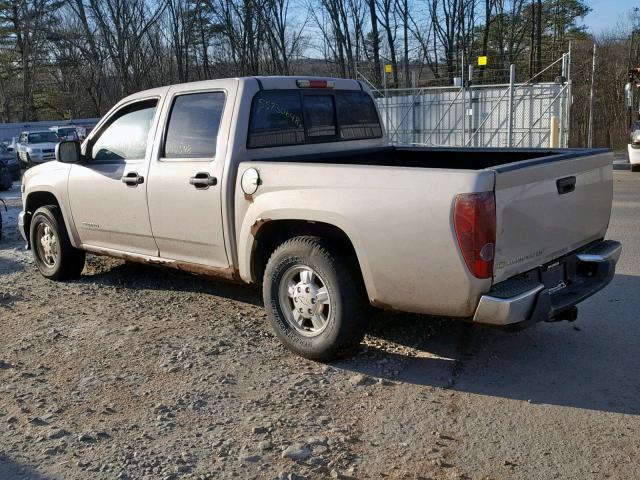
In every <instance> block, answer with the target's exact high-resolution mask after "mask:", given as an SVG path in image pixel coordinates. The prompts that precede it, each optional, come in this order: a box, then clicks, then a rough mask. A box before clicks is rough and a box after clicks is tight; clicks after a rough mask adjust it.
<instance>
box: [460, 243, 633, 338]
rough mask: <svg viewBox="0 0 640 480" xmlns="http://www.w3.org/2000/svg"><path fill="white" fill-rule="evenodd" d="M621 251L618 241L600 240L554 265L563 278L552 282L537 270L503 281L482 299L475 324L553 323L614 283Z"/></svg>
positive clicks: (556, 278)
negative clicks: (559, 270) (560, 271)
mask: <svg viewBox="0 0 640 480" xmlns="http://www.w3.org/2000/svg"><path fill="white" fill-rule="evenodd" d="M621 252H622V245H620V243H619V242H616V241H613V240H606V241H600V242H597V243H595V244H591V245H590V246H588V247H587V248H585V249H582V250H579V251H577V252H574V253H572V254H570V255H567V256H566V257H563V258H562V259H559V260H558V261H557V262H554V263H553V265H552V267H553V268H555V269H557V268H562V270H563V272H564V274H563V275H562V277H557V276H553V277H552V278H553V279H552V280H551V279H550V278H549V276H548V275H546V271H545V270H543V269H536V270H533V271H531V272H527V273H526V274H523V275H520V276H518V277H514V278H511V279H509V280H505V281H504V282H500V283H498V284H496V285H494V286H493V287H492V289H491V291H489V292H488V293H487V294H486V295H483V296H482V297H481V298H480V302H479V304H478V308H477V309H476V313H475V315H474V317H473V321H474V322H477V323H483V324H487V325H496V326H505V325H513V326H515V325H518V326H524V325H528V324H530V323H535V322H539V321H545V320H553V319H554V318H556V317H559V316H561V315H562V313H563V312H566V311H568V310H569V309H571V308H572V307H573V306H575V305H576V304H577V303H579V302H581V301H582V300H584V299H586V298H588V297H590V296H591V295H593V294H594V293H596V292H597V291H598V290H601V289H602V288H604V287H605V286H606V285H607V284H608V283H609V282H611V280H612V279H613V276H614V274H615V270H616V263H617V262H618V259H619V258H620V253H621ZM559 279H560V281H558V280H559ZM545 282H546V284H545Z"/></svg>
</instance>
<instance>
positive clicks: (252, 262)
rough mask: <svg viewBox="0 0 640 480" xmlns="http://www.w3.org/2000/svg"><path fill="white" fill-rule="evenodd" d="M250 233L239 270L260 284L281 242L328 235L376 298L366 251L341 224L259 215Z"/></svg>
mask: <svg viewBox="0 0 640 480" xmlns="http://www.w3.org/2000/svg"><path fill="white" fill-rule="evenodd" d="M244 230H245V229H244V228H243V233H244ZM247 234H248V236H247V237H245V238H248V240H247V241H246V245H245V248H246V251H245V256H244V259H242V258H241V259H240V261H241V268H240V273H241V276H242V278H243V279H244V280H245V281H247V282H250V283H257V284H260V283H261V282H262V276H263V274H264V270H265V267H266V265H267V262H268V260H269V257H270V256H271V254H272V253H273V251H274V250H275V249H276V248H277V247H278V246H279V245H281V244H282V243H284V242H285V241H287V240H289V239H291V238H294V237H298V236H306V235H311V236H317V237H321V238H325V239H328V240H329V241H330V242H331V243H332V244H333V245H334V246H335V247H336V248H338V249H339V250H340V251H341V252H342V253H343V255H344V257H345V258H346V259H348V261H349V262H350V263H349V265H348V266H349V267H350V268H352V269H353V270H354V271H355V272H356V274H357V275H358V277H359V278H360V279H361V280H362V286H363V287H364V288H365V289H366V292H367V296H368V297H369V298H375V286H374V284H373V281H372V278H371V274H370V272H369V270H368V267H367V263H366V259H365V255H364V252H363V251H362V248H361V247H360V245H359V242H358V241H357V238H355V241H354V235H353V234H351V235H350V234H349V233H348V230H347V229H345V228H343V227H342V226H339V225H336V223H334V222H329V221H324V220H311V219H309V218H269V219H265V218H260V219H257V220H256V221H255V222H254V223H253V224H252V226H251V228H250V230H249V231H248V232H247ZM243 260H244V261H243Z"/></svg>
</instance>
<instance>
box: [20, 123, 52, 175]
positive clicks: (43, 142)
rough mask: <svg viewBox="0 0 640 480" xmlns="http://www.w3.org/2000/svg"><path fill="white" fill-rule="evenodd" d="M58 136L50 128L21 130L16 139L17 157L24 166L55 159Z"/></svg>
mask: <svg viewBox="0 0 640 480" xmlns="http://www.w3.org/2000/svg"><path fill="white" fill-rule="evenodd" d="M57 144H58V136H57V135H56V133H55V132H52V131H51V130H41V131H31V132H22V133H21V134H20V137H19V139H18V158H19V159H20V161H21V162H22V164H23V165H24V166H25V167H29V166H32V165H36V164H39V163H44V162H48V161H50V160H54V159H55V147H56V145H57Z"/></svg>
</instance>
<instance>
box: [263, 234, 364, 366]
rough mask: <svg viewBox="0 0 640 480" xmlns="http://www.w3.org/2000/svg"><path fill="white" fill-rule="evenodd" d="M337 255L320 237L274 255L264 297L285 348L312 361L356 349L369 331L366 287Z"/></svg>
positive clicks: (301, 240) (297, 239) (294, 242)
mask: <svg viewBox="0 0 640 480" xmlns="http://www.w3.org/2000/svg"><path fill="white" fill-rule="evenodd" d="M345 260H346V259H345V258H344V257H343V255H342V254H340V253H339V251H338V249H336V248H332V246H331V244H330V243H329V242H327V241H326V240H324V239H321V238H319V237H295V238H293V239H291V240H288V241H287V242H285V243H283V244H282V245H280V246H279V247H278V248H277V249H276V250H275V251H274V252H273V254H272V255H271V258H270V259H269V262H268V263H267V267H266V269H265V273H264V281H263V295H264V304H265V308H266V310H267V315H268V317H269V320H270V322H271V326H272V328H273V330H274V331H275V333H276V335H277V336H278V338H279V339H280V341H282V343H283V344H284V345H285V346H286V347H287V348H289V349H290V350H292V351H293V352H295V353H297V354H299V355H301V356H303V357H305V358H309V359H311V360H330V359H332V358H335V357H337V356H339V355H342V354H344V353H347V352H348V351H349V350H351V349H353V348H354V347H356V346H357V345H358V344H359V343H360V341H361V340H362V338H363V336H364V332H365V329H366V315H365V314H366V303H365V302H364V296H363V294H362V293H361V292H362V290H363V288H362V287H361V281H360V280H359V276H356V274H355V271H354V269H352V268H348V267H347V265H348V263H347V262H346V261H345Z"/></svg>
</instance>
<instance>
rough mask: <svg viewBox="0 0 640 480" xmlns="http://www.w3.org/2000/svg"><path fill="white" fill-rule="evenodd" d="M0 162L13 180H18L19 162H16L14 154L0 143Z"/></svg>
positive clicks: (16, 158)
mask: <svg viewBox="0 0 640 480" xmlns="http://www.w3.org/2000/svg"><path fill="white" fill-rule="evenodd" d="M0 161H1V162H3V163H4V164H5V166H6V167H7V169H8V170H9V173H10V174H11V178H12V179H13V180H19V179H20V162H19V161H18V157H16V155H15V153H13V152H9V150H8V149H7V147H6V146H5V145H4V144H2V143H0Z"/></svg>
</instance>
